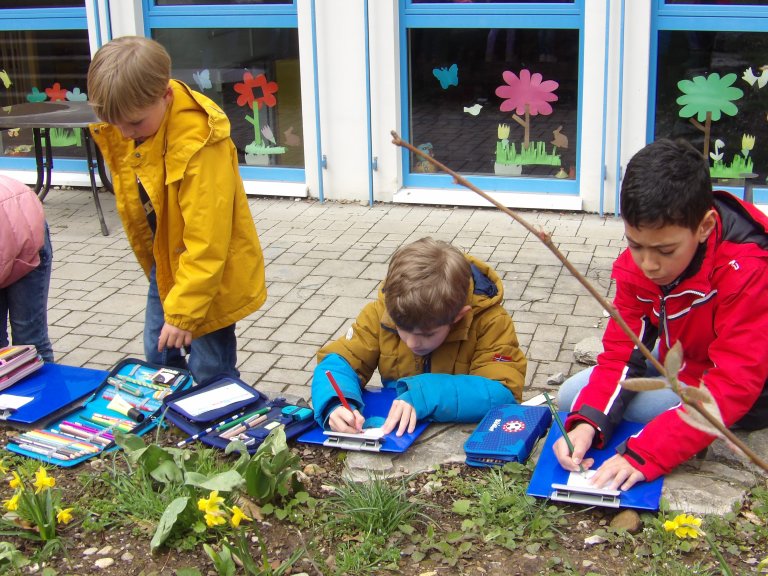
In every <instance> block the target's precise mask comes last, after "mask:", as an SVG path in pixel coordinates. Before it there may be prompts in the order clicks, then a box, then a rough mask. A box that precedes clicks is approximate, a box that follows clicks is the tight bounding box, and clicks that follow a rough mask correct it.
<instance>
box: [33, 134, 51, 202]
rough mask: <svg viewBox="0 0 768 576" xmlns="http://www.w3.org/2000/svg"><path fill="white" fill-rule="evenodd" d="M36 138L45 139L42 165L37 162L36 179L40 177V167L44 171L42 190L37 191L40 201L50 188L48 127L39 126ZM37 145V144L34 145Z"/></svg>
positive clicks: (49, 137)
mask: <svg viewBox="0 0 768 576" xmlns="http://www.w3.org/2000/svg"><path fill="white" fill-rule="evenodd" d="M38 138H40V139H44V140H45V156H44V157H43V158H42V164H43V165H42V167H40V165H39V164H38V179H39V178H40V173H41V168H42V170H44V171H45V173H44V174H43V186H42V190H40V191H39V192H38V194H37V195H38V196H39V197H40V201H41V202H42V201H43V200H45V197H46V196H47V195H48V190H50V189H51V170H53V152H52V151H51V134H50V130H49V129H48V128H40V130H39V133H38ZM35 146H37V145H35Z"/></svg>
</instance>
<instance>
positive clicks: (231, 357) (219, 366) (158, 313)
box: [144, 267, 240, 384]
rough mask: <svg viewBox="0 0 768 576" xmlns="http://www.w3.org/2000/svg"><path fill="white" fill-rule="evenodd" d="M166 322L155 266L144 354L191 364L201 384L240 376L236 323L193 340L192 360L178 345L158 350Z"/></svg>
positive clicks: (185, 365) (178, 365) (165, 362)
mask: <svg viewBox="0 0 768 576" xmlns="http://www.w3.org/2000/svg"><path fill="white" fill-rule="evenodd" d="M163 324H165V314H164V313H163V303H162V302H160V294H159V293H158V290H157V279H156V277H155V269H154V267H153V268H152V272H151V273H150V275H149V292H148V293H147V309H146V312H145V314H144V355H145V356H146V358H147V361H149V362H152V363H154V364H162V365H163V366H173V367H175V368H189V371H190V372H191V373H192V377H193V378H194V379H195V382H197V383H198V384H200V383H203V382H206V381H207V380H210V379H212V378H214V377H216V376H233V377H235V378H238V377H239V376H240V372H239V371H238V369H237V368H236V366H237V337H236V336H235V325H234V324H230V325H229V326H225V327H224V328H220V329H219V330H216V331H215V332H211V333H209V334H205V335H204V336H200V337H199V338H195V339H194V340H193V341H192V345H191V346H190V347H189V363H187V360H186V358H185V357H184V356H182V355H181V352H180V351H179V349H178V348H166V349H165V350H163V351H162V352H158V350H157V341H158V340H159V339H160V331H161V330H162V328H163Z"/></svg>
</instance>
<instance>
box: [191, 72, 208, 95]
mask: <svg viewBox="0 0 768 576" xmlns="http://www.w3.org/2000/svg"><path fill="white" fill-rule="evenodd" d="M192 78H194V80H195V84H197V87H198V88H199V89H200V91H201V92H204V91H205V90H210V89H211V88H213V84H211V71H210V70H208V69H207V68H206V69H205V70H200V71H199V72H193V73H192Z"/></svg>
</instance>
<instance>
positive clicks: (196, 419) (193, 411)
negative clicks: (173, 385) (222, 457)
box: [163, 376, 314, 453]
mask: <svg viewBox="0 0 768 576" xmlns="http://www.w3.org/2000/svg"><path fill="white" fill-rule="evenodd" d="M163 404H164V405H165V407H166V411H165V419H166V420H167V421H169V422H171V423H172V424H174V425H175V426H176V427H177V428H179V429H180V430H181V431H182V432H184V433H185V434H188V435H189V436H188V437H187V438H186V439H185V440H182V441H181V442H180V443H179V446H184V445H186V444H189V443H191V442H193V441H199V442H202V443H203V444H206V445H208V446H212V447H214V448H219V449H222V450H223V449H225V448H226V447H227V446H228V445H229V443H230V442H231V441H232V440H240V441H242V442H243V443H244V444H245V446H246V447H247V449H248V452H250V453H254V452H255V451H256V450H257V449H258V447H259V446H260V445H261V443H262V442H263V441H264V440H265V439H266V437H267V436H268V435H269V433H270V432H271V431H272V430H273V429H274V428H277V427H278V426H282V427H283V429H284V431H285V436H286V438H288V439H290V438H294V437H295V436H298V435H299V434H301V433H303V432H305V431H306V430H308V429H310V428H312V426H314V419H313V416H314V413H313V411H312V409H311V408H309V407H306V406H299V405H294V404H290V403H288V402H287V401H286V400H285V399H284V398H274V399H272V400H270V399H269V398H268V397H267V396H266V395H264V394H262V393H261V392H259V391H258V390H256V389H255V388H253V387H252V386H250V385H248V384H247V383H246V382H244V381H242V380H240V379H239V378H232V377H229V376H225V377H222V378H218V379H215V380H213V381H212V382H210V383H208V384H206V385H204V386H198V387H196V388H192V389H189V390H182V391H179V392H177V393H175V394H171V395H169V396H168V397H167V398H165V400H164V401H163ZM243 418H245V420H242V419H243ZM236 420H237V421H238V422H235V421H236ZM240 420H242V422H240Z"/></svg>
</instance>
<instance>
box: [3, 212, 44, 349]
mask: <svg viewBox="0 0 768 576" xmlns="http://www.w3.org/2000/svg"><path fill="white" fill-rule="evenodd" d="M44 237H45V240H44V242H43V247H42V248H41V249H40V264H38V266H37V268H35V269H34V270H32V271H31V272H30V273H29V274H27V275H26V276H23V277H22V278H19V279H18V280H17V281H16V282H14V283H13V284H11V285H10V286H6V287H5V288H0V318H2V321H1V322H0V348H2V347H3V346H8V320H9V319H10V321H11V336H12V337H13V344H14V345H17V344H34V345H35V347H36V348H37V352H38V354H40V356H42V358H43V360H45V361H46V362H53V346H51V340H50V339H49V338H48V286H49V285H50V283H51V264H52V263H53V249H52V248H51V235H50V233H49V231H48V223H47V222H46V224H45V234H44Z"/></svg>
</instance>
